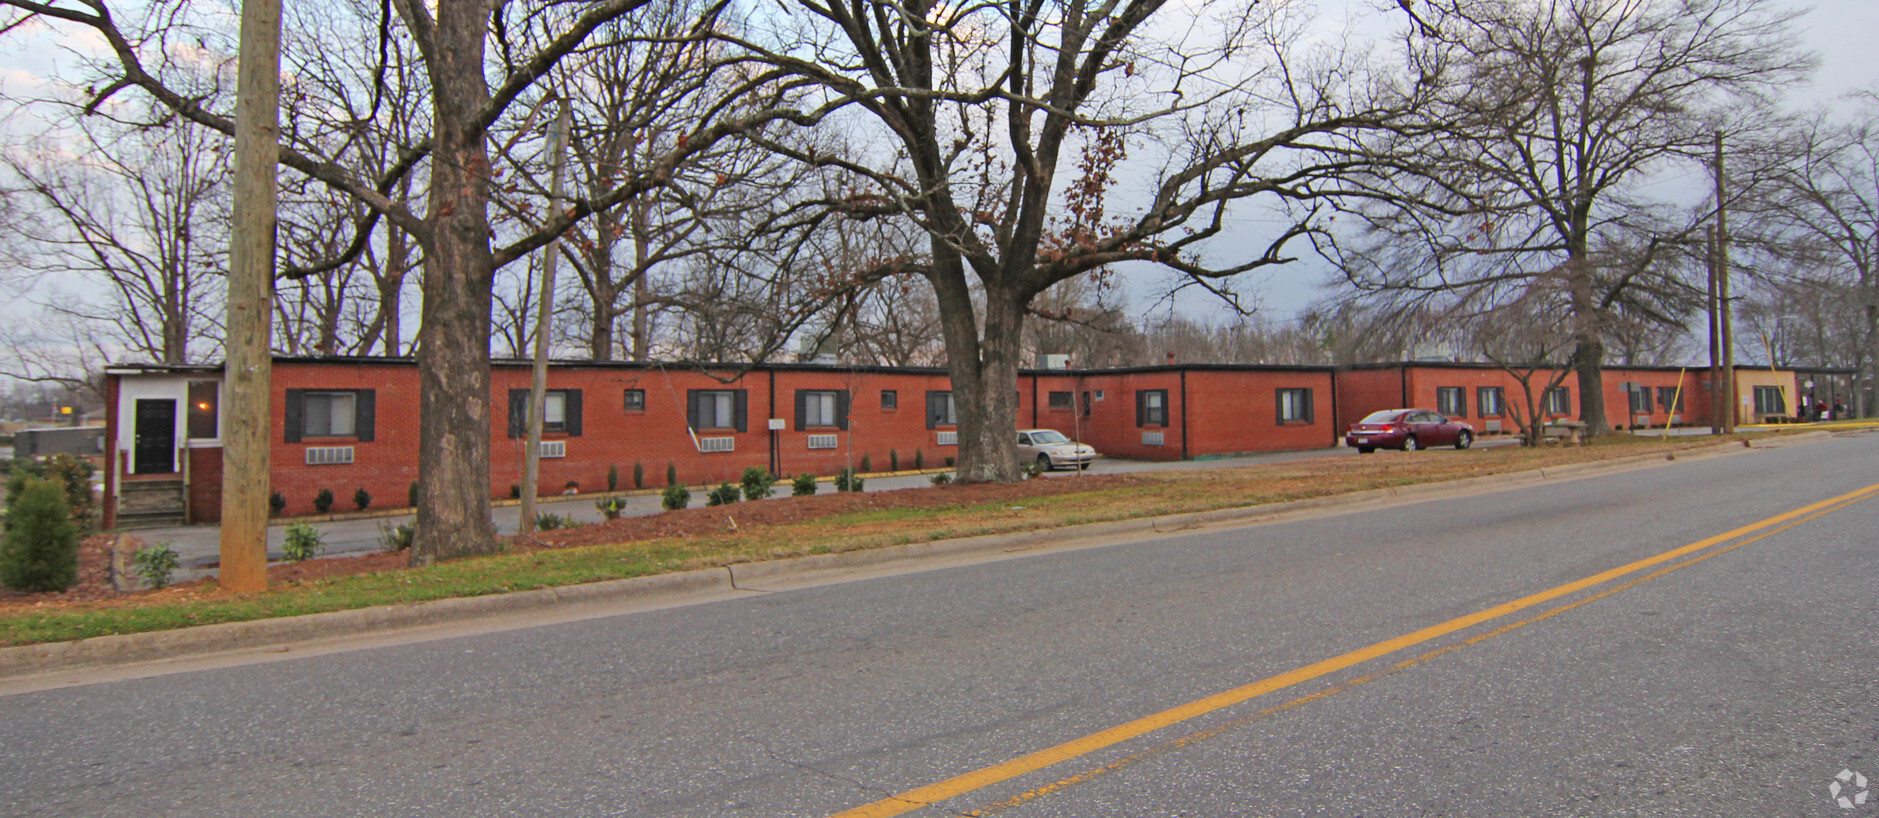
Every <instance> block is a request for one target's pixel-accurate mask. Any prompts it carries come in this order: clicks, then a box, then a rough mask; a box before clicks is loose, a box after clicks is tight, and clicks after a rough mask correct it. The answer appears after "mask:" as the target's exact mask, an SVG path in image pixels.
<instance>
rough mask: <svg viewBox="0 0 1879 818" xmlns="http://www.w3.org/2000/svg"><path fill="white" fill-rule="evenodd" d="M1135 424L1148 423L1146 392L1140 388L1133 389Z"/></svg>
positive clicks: (1145, 424) (1144, 424) (1142, 424)
mask: <svg viewBox="0 0 1879 818" xmlns="http://www.w3.org/2000/svg"><path fill="white" fill-rule="evenodd" d="M1135 425H1136V426H1147V425H1148V392H1147V391H1145V390H1141V389H1137V390H1135Z"/></svg>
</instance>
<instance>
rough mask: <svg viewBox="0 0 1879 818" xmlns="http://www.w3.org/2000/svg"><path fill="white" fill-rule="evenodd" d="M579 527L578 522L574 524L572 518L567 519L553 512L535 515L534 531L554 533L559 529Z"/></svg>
mask: <svg viewBox="0 0 1879 818" xmlns="http://www.w3.org/2000/svg"><path fill="white" fill-rule="evenodd" d="M580 527H581V524H580V523H578V522H575V520H574V518H573V517H568V516H565V515H561V514H555V513H553V512H548V511H544V512H542V513H540V514H537V515H535V530H536V531H554V530H555V529H559V528H580Z"/></svg>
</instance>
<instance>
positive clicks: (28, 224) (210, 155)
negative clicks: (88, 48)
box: [0, 119, 229, 364]
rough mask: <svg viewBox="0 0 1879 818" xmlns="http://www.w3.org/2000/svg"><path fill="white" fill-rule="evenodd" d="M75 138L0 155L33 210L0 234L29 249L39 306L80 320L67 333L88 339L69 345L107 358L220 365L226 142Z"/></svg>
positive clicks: (107, 130)
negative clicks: (90, 293) (41, 290)
mask: <svg viewBox="0 0 1879 818" xmlns="http://www.w3.org/2000/svg"><path fill="white" fill-rule="evenodd" d="M72 131H73V135H74V136H75V137H76V138H78V139H79V140H80V141H79V142H78V144H77V145H75V146H72V148H71V149H70V151H69V152H67V151H66V150H54V149H50V148H46V147H44V146H43V143H41V147H37V148H14V149H9V150H7V151H5V152H4V153H3V154H0V162H4V163H5V167H6V169H7V170H9V171H11V173H12V174H13V176H14V177H15V178H16V179H17V185H18V189H17V190H18V193H19V194H20V197H21V198H27V197H30V198H31V199H33V200H34V201H35V203H36V204H37V207H36V208H35V209H33V210H32V211H29V212H22V213H21V214H20V215H19V217H18V218H15V219H12V220H8V221H7V222H6V223H5V224H4V225H0V231H4V233H5V234H6V235H8V236H10V237H11V242H10V243H15V242H16V243H18V245H19V246H21V247H22V248H26V249H24V250H23V251H22V252H21V253H20V256H21V257H20V259H19V262H18V264H19V265H20V266H21V268H23V269H24V270H26V271H28V272H29V273H30V274H35V275H39V276H41V277H42V278H41V282H42V284H44V285H46V286H49V287H50V289H51V291H50V292H48V293H46V294H44V295H42V296H41V297H40V304H41V307H42V308H43V309H44V310H46V311H48V312H51V313H54V314H57V315H62V316H67V317H70V318H73V319H76V321H77V323H75V324H69V325H67V326H74V327H81V328H82V329H81V332H82V333H83V337H81V338H67V339H65V340H66V341H68V342H70V343H73V344H77V345H79V346H93V347H94V348H95V349H97V350H98V351H100V352H101V353H103V354H104V355H105V356H118V355H124V354H129V355H132V356H138V357H144V358H147V359H149V360H153V361H157V362H161V363H170V364H180V363H195V362H199V361H203V360H208V359H210V358H213V357H215V356H216V354H217V353H218V350H219V348H220V343H221V317H220V312H221V293H222V279H223V278H224V277H225V276H226V267H227V258H226V254H227V240H226V236H225V232H224V230H225V225H226V212H227V211H226V208H227V207H228V198H227V197H228V190H227V177H228V171H229V164H228V155H227V150H226V147H225V145H224V144H223V143H222V140H219V139H216V138H214V137H213V136H210V135H208V134H203V133H200V132H195V131H192V130H191V129H185V128H161V129H138V128H127V127H122V126H118V125H115V124H113V123H110V122H107V121H102V120H99V119H90V120H81V121H78V122H75V123H73V128H72ZM75 158H76V161H74V159H75ZM87 290H94V291H97V292H102V293H104V294H105V298H104V300H103V301H102V302H98V301H93V300H92V299H90V298H88V297H86V295H85V291H87ZM16 329H24V328H16ZM94 335H95V337H91V336H94Z"/></svg>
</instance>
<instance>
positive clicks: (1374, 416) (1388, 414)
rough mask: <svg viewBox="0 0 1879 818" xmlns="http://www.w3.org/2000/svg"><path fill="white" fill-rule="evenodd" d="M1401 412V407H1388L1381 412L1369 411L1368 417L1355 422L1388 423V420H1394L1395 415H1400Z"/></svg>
mask: <svg viewBox="0 0 1879 818" xmlns="http://www.w3.org/2000/svg"><path fill="white" fill-rule="evenodd" d="M1402 413H1403V410H1401V409H1388V410H1385V411H1382V412H1371V413H1370V415H1369V416H1368V417H1366V418H1364V419H1363V420H1360V421H1357V422H1358V423H1389V422H1390V421H1392V420H1395V419H1396V416H1397V415H1400V414H1402Z"/></svg>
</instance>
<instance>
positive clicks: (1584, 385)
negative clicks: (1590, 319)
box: [1573, 337, 1611, 437]
mask: <svg viewBox="0 0 1879 818" xmlns="http://www.w3.org/2000/svg"><path fill="white" fill-rule="evenodd" d="M1575 351H1576V353H1577V354H1576V357H1577V359H1578V360H1577V363H1575V364H1574V366H1573V369H1574V370H1575V371H1577V372H1578V375H1579V419H1580V420H1582V421H1584V422H1585V433H1586V435H1587V436H1588V437H1597V436H1599V435H1604V434H1609V433H1610V432H1611V421H1610V420H1609V419H1607V418H1606V417H1605V365H1604V363H1602V362H1603V361H1604V360H1605V342H1603V341H1600V340H1599V339H1598V338H1596V337H1593V338H1584V337H1581V338H1580V339H1579V342H1578V345H1577V346H1576V348H1575Z"/></svg>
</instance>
